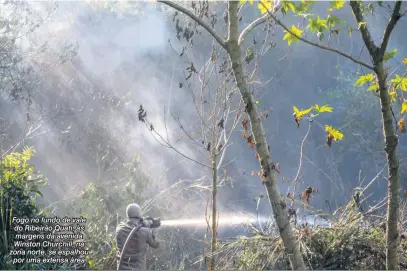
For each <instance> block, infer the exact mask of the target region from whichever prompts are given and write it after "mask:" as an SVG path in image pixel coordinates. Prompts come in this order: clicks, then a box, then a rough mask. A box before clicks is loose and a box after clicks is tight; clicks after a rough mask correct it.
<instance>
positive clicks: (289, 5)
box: [282, 1, 295, 13]
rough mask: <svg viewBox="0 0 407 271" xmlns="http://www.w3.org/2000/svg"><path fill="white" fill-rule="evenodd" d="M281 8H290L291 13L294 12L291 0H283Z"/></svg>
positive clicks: (286, 9) (285, 10)
mask: <svg viewBox="0 0 407 271" xmlns="http://www.w3.org/2000/svg"><path fill="white" fill-rule="evenodd" d="M282 8H283V11H284V12H287V11H289V10H291V12H292V13H295V6H294V4H293V3H292V2H291V1H283V2H282Z"/></svg>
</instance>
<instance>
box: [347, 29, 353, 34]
mask: <svg viewBox="0 0 407 271" xmlns="http://www.w3.org/2000/svg"><path fill="white" fill-rule="evenodd" d="M352 32H353V29H352V27H348V35H349V36H352Z"/></svg>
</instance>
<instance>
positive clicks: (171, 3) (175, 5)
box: [157, 0, 226, 49]
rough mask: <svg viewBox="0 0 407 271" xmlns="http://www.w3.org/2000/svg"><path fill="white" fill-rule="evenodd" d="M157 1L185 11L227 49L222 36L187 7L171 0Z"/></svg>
mask: <svg viewBox="0 0 407 271" xmlns="http://www.w3.org/2000/svg"><path fill="white" fill-rule="evenodd" d="M157 2H159V3H163V4H165V5H167V6H170V7H172V8H174V9H176V10H178V11H180V12H182V13H184V14H185V15H187V16H188V17H190V18H191V19H192V20H194V21H195V22H197V23H198V24H199V25H200V26H202V27H203V28H205V30H206V31H208V32H209V34H211V35H212V37H213V38H214V39H215V40H216V41H217V42H218V43H219V45H220V46H222V47H223V48H224V49H226V43H225V41H223V40H222V39H221V37H220V36H219V35H218V34H217V33H216V32H215V31H214V30H213V29H212V28H211V27H210V26H209V25H208V24H207V23H205V22H204V21H203V20H201V19H200V18H198V17H197V16H196V15H195V14H193V13H192V12H191V11H189V10H188V9H186V8H184V7H182V6H180V5H178V4H175V3H173V2H171V1H164V0H158V1H157Z"/></svg>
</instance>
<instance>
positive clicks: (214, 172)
mask: <svg viewBox="0 0 407 271" xmlns="http://www.w3.org/2000/svg"><path fill="white" fill-rule="evenodd" d="M213 148H214V149H215V147H213ZM216 158H217V157H216V153H215V151H214V153H213V156H212V242H211V261H210V263H211V268H210V270H215V264H216V257H215V252H216V237H217V224H218V223H217V219H216V218H217V206H216V194H217V188H218V187H217V184H218V183H217V179H218V173H217V172H218V170H217V165H216Z"/></svg>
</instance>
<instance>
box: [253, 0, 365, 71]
mask: <svg viewBox="0 0 407 271" xmlns="http://www.w3.org/2000/svg"><path fill="white" fill-rule="evenodd" d="M260 3H261V4H262V5H263V7H264V8H265V9H266V10H267V13H268V14H269V15H270V17H271V18H273V20H274V21H275V22H276V23H277V24H278V25H280V26H281V27H282V28H284V30H285V31H287V32H288V33H290V34H291V35H293V36H294V37H296V38H297V39H299V40H300V41H302V42H305V43H308V44H309V45H312V46H315V47H318V48H320V49H322V50H326V51H331V52H334V53H337V54H339V55H341V56H344V57H346V58H348V59H350V60H352V61H353V62H355V63H357V64H360V65H362V66H364V67H366V68H368V69H370V70H373V66H371V65H369V64H367V63H365V62H363V61H362V60H359V59H357V58H354V57H353V56H351V55H348V54H346V53H344V52H342V51H340V50H338V49H335V48H331V47H328V46H324V45H321V44H318V43H316V42H312V41H309V40H307V39H305V38H303V37H300V36H298V35H296V34H295V33H293V32H292V31H291V30H290V29H289V28H288V27H287V26H286V25H284V24H283V23H282V22H281V21H280V20H279V19H277V17H276V16H274V15H273V14H272V13H271V12H270V10H269V9H268V8H267V7H266V6H265V5H264V3H263V2H260Z"/></svg>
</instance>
